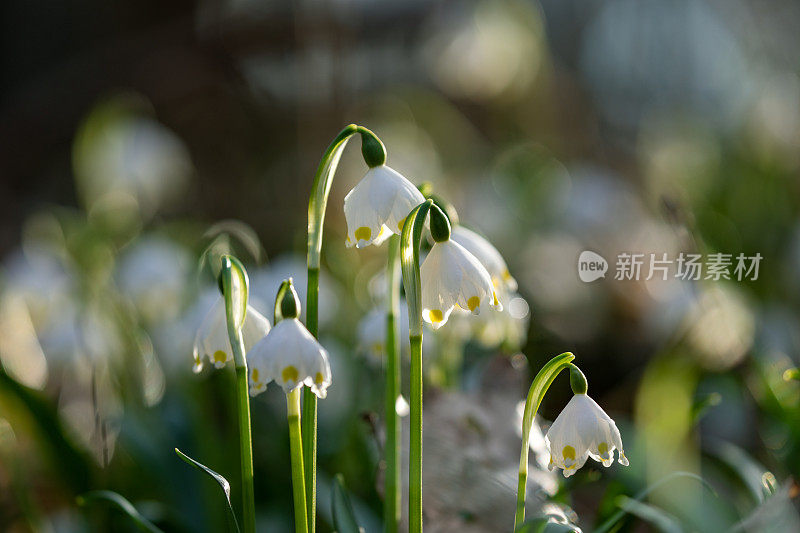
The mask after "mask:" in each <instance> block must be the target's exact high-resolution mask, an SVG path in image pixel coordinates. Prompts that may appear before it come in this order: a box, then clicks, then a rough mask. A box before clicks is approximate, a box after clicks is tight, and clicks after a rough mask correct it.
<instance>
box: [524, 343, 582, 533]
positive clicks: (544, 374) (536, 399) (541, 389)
mask: <svg viewBox="0 0 800 533" xmlns="http://www.w3.org/2000/svg"><path fill="white" fill-rule="evenodd" d="M573 359H575V356H574V355H572V354H571V353H569V352H565V353H562V354H561V355H557V356H555V357H553V358H552V359H550V361H548V362H547V364H546V365H544V366H543V367H542V369H541V370H540V371H539V373H538V374H536V377H535V378H533V383H531V388H530V389H529V390H528V398H527V399H526V400H525V413H524V414H523V416H522V450H521V452H520V457H519V478H518V480H517V509H516V513H515V514H514V531H516V530H517V528H518V527H520V526H521V525H522V523H523V522H524V521H525V492H526V488H527V486H528V450H529V449H530V437H531V428H532V427H533V419H534V417H535V416H536V412H537V411H538V410H539V406H540V405H541V403H542V399H544V395H545V393H546V392H547V389H549V388H550V385H551V384H552V383H553V380H554V379H556V376H558V373H559V372H561V371H562V370H564V369H565V368H567V367H568V366H569V365H570V364H571V363H570V361H572V360H573Z"/></svg>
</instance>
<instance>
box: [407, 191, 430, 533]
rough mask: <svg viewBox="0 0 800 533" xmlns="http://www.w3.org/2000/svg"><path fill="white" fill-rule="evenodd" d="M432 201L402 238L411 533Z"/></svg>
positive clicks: (416, 518)
mask: <svg viewBox="0 0 800 533" xmlns="http://www.w3.org/2000/svg"><path fill="white" fill-rule="evenodd" d="M432 205H433V201H432V200H426V201H425V202H423V203H421V204H420V205H418V206H417V207H416V208H414V210H413V211H411V213H410V214H409V215H408V217H407V218H406V223H405V224H404V225H403V232H402V234H401V236H400V257H401V261H400V264H401V266H402V271H403V286H404V287H405V290H406V303H407V304H408V330H409V342H410V344H411V398H410V399H411V416H410V418H411V421H410V422H411V423H410V425H411V431H410V433H411V435H410V441H411V443H410V447H409V466H408V530H409V532H410V533H421V532H422V287H421V282H420V273H419V245H420V240H421V238H422V228H423V227H424V226H425V218H426V217H427V216H428V212H429V211H430V209H431V206H432Z"/></svg>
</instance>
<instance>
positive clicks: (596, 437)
mask: <svg viewBox="0 0 800 533" xmlns="http://www.w3.org/2000/svg"><path fill="white" fill-rule="evenodd" d="M545 441H546V442H547V443H548V447H549V448H550V451H551V460H552V462H553V464H554V465H555V466H558V467H559V468H562V469H564V476H566V477H569V476H570V475H572V474H573V473H574V472H575V470H577V469H578V468H580V467H581V466H583V464H584V463H585V462H586V457H587V456H589V457H592V459H594V460H596V461H599V462H601V463H602V464H603V465H604V466H609V465H610V464H611V463H612V462H613V460H614V449H619V450H620V463H622V464H627V459H626V458H625V456H624V453H623V452H622V451H621V450H622V439H621V437H620V435H619V430H618V429H617V426H616V424H615V423H614V421H613V420H612V419H611V417H609V416H608V415H607V414H606V413H605V411H603V409H602V408H601V407H600V406H599V405H597V403H596V402H595V401H594V400H592V399H591V398H589V397H588V396H587V395H585V394H576V395H575V396H573V397H572V399H571V400H570V401H569V403H568V404H567V405H566V407H564V410H563V411H561V413H560V414H559V415H558V417H557V418H556V420H555V422H553V425H552V426H550V429H549V430H548V432H547V435H546V436H545ZM567 447H569V448H567ZM568 456H570V457H572V456H574V460H570V458H569V457H568Z"/></svg>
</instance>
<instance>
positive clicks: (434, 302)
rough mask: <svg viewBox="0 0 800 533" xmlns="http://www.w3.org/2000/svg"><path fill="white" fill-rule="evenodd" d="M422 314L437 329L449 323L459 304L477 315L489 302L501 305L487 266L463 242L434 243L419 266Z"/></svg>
mask: <svg viewBox="0 0 800 533" xmlns="http://www.w3.org/2000/svg"><path fill="white" fill-rule="evenodd" d="M420 275H421V278H422V279H421V284H422V309H423V311H422V317H423V319H424V320H425V321H426V322H429V323H430V324H431V325H432V326H433V328H434V329H438V328H439V327H441V326H443V325H444V324H445V323H446V322H447V318H448V317H449V316H450V311H452V309H453V306H454V305H455V304H458V305H459V306H460V307H462V308H463V309H468V310H470V311H472V312H473V313H474V314H478V313H479V312H480V309H481V307H482V306H483V305H484V304H485V303H488V304H489V305H491V306H494V307H501V306H500V304H499V302H498V301H497V297H496V294H495V291H494V288H493V286H492V281H491V278H490V277H489V273H488V272H487V271H486V269H485V268H484V267H483V265H481V263H480V261H478V260H477V259H476V258H475V256H473V255H472V254H470V253H469V252H468V251H467V250H466V249H464V247H463V246H461V245H460V244H458V243H456V242H453V241H452V240H450V241H445V242H440V243H435V244H434V245H433V247H432V248H431V251H430V253H429V254H428V257H426V258H425V261H424V262H423V264H422V267H421V269H420Z"/></svg>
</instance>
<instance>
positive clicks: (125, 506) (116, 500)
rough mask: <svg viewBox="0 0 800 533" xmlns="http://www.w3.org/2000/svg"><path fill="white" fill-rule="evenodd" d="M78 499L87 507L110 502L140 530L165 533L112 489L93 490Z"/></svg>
mask: <svg viewBox="0 0 800 533" xmlns="http://www.w3.org/2000/svg"><path fill="white" fill-rule="evenodd" d="M76 501H77V503H78V505H80V506H81V507H85V506H87V505H89V504H91V503H95V502H102V503H107V504H110V505H111V506H112V507H114V508H116V509H118V510H119V511H122V512H123V513H124V514H126V515H127V516H128V518H130V519H131V521H132V522H133V523H134V524H135V525H136V527H137V528H139V530H140V531H147V532H148V533H163V532H162V530H161V529H160V528H158V527H157V526H156V525H155V524H153V523H152V522H151V521H150V520H148V519H147V518H145V517H143V516H142V515H141V514H140V513H139V511H137V510H136V507H134V506H133V504H132V503H131V502H129V501H128V500H126V499H125V498H124V497H122V496H121V495H119V494H117V493H116V492H113V491H110V490H93V491H90V492H87V493H85V494H82V495H80V496H78V497H77V498H76Z"/></svg>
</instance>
